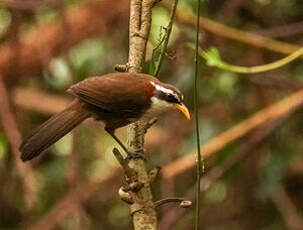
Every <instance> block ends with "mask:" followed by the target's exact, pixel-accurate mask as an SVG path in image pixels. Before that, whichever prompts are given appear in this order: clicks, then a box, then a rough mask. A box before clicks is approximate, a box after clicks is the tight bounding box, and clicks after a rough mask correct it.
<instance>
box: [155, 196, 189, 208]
mask: <svg viewBox="0 0 303 230" xmlns="http://www.w3.org/2000/svg"><path fill="white" fill-rule="evenodd" d="M168 203H179V204H180V207H182V208H188V207H190V205H191V201H189V200H185V199H184V198H179V197H169V198H165V199H162V200H158V201H156V202H155V207H156V208H158V207H160V206H161V205H164V204H168ZM185 204H186V205H185Z"/></svg>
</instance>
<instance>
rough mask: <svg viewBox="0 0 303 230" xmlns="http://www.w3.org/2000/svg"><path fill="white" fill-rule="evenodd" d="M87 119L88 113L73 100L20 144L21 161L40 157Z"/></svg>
mask: <svg viewBox="0 0 303 230" xmlns="http://www.w3.org/2000/svg"><path fill="white" fill-rule="evenodd" d="M88 117H89V113H88V112H87V111H86V110H85V109H84V108H83V107H82V104H81V103H79V101H78V100H77V99H75V100H74V101H73V102H72V103H71V104H70V106H68V107H67V108H66V109H64V110H63V111H62V112H60V113H59V114H57V115H54V116H52V117H51V118H50V119H49V120H47V121H46V122H45V123H43V124H42V125H41V126H40V127H38V128H37V129H36V130H35V131H34V132H33V133H32V134H31V135H30V136H29V137H27V138H26V139H25V140H24V141H23V142H22V144H21V146H20V152H21V159H22V160H23V161H28V160H31V159H33V158H34V157H36V156H38V155H40V154H41V153H42V152H43V151H44V150H46V149H47V148H48V147H50V146H51V145H52V144H54V143H55V142H56V141H58V140H59V139H60V138H62V137H63V136H64V135H66V134H67V133H68V132H69V131H71V130H72V129H73V128H75V127H76V126H77V125H78V124H79V123H81V122H82V121H83V120H85V119H86V118H88Z"/></svg>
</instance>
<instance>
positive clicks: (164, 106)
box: [142, 86, 175, 120]
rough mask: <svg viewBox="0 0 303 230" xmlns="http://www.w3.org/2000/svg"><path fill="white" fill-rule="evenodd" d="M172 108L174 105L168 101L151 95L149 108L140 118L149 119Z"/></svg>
mask: <svg viewBox="0 0 303 230" xmlns="http://www.w3.org/2000/svg"><path fill="white" fill-rule="evenodd" d="M160 87H161V86H160ZM162 88H163V87H162ZM164 89H165V88H164ZM174 108H175V106H174V105H173V104H172V103H168V102H166V101H164V100H161V99H159V98H157V97H152V98H151V105H150V108H149V109H148V110H147V111H146V112H145V114H144V116H143V117H142V119H143V120H150V119H152V118H154V117H156V116H158V115H160V114H161V113H164V112H167V111H170V110H173V109H174Z"/></svg>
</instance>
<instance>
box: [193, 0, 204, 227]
mask: <svg viewBox="0 0 303 230" xmlns="http://www.w3.org/2000/svg"><path fill="white" fill-rule="evenodd" d="M197 2H198V4H197V5H198V7H197V13H196V14H197V16H196V18H197V20H196V41H195V83H194V86H195V90H194V93H195V94H194V107H195V128H196V142H197V143H196V144H197V153H196V155H197V166H196V167H197V174H196V177H197V179H196V180H197V181H196V210H195V230H199V229H200V205H201V192H200V183H201V182H200V181H201V177H202V174H203V173H204V161H203V158H202V156H201V147H200V133H199V99H198V85H199V83H198V75H199V35H200V0H197Z"/></svg>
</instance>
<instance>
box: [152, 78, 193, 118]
mask: <svg viewBox="0 0 303 230" xmlns="http://www.w3.org/2000/svg"><path fill="white" fill-rule="evenodd" d="M149 89H150V91H151V92H152V93H151V99H150V100H151V106H150V108H149V109H148V111H147V113H146V116H147V117H149V118H150V117H152V116H157V115H158V114H160V113H162V112H165V111H169V110H172V109H178V110H180V111H181V112H182V113H183V114H184V115H185V117H186V118H187V119H189V120H190V113H189V111H188V109H187V107H186V106H185V105H184V104H183V100H184V96H183V94H182V93H181V92H180V90H178V89H177V88H176V87H174V86H172V85H169V84H164V83H162V82H156V81H150V82H149Z"/></svg>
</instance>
